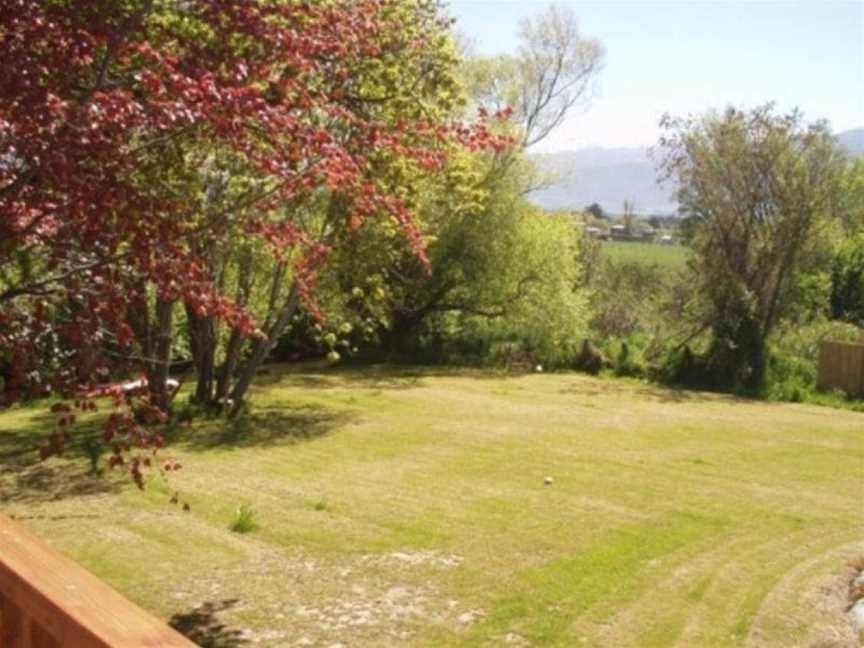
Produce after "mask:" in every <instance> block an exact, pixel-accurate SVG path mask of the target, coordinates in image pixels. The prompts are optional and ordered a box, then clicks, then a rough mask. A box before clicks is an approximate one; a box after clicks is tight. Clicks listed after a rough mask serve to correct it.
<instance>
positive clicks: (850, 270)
mask: <svg viewBox="0 0 864 648" xmlns="http://www.w3.org/2000/svg"><path fill="white" fill-rule="evenodd" d="M831 316H832V317H834V318H835V319H840V320H843V321H846V322H849V323H851V324H856V325H858V326H864V234H859V235H858V236H856V237H854V238H850V239H849V240H847V241H845V242H844V243H843V244H842V245H841V246H840V249H839V250H838V252H837V254H836V256H835V257H834V261H833V263H832V268H831Z"/></svg>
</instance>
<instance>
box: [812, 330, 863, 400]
mask: <svg viewBox="0 0 864 648" xmlns="http://www.w3.org/2000/svg"><path fill="white" fill-rule="evenodd" d="M819 388H820V389H842V390H843V391H844V392H846V393H847V394H849V395H850V396H857V397H864V340H862V343H861V344H850V343H847V342H822V343H821V344H820V345H819Z"/></svg>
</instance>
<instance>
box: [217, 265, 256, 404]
mask: <svg viewBox="0 0 864 648" xmlns="http://www.w3.org/2000/svg"><path fill="white" fill-rule="evenodd" d="M252 262H253V258H252V252H251V250H248V249H246V250H243V251H242V252H241V256H240V259H239V261H238V264H237V266H238V267H237V296H236V302H237V304H238V305H239V306H246V304H247V302H248V301H249V293H250V292H251V291H252V282H253V279H254V273H253V272H252ZM244 340H245V337H244V335H243V333H241V332H240V330H239V329H236V328H235V329H233V330H232V331H231V336H230V337H229V338H228V345H227V346H226V348H225V362H224V363H223V364H222V367H221V368H220V371H219V377H218V379H217V382H216V395H215V399H216V402H217V403H222V402H224V400H225V398H226V397H227V396H228V390H229V388H230V386H231V378H232V377H233V376H234V373H235V372H236V371H237V365H238V364H239V363H240V352H241V351H242V350H243V342H244Z"/></svg>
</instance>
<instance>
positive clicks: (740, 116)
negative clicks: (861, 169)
mask: <svg viewBox="0 0 864 648" xmlns="http://www.w3.org/2000/svg"><path fill="white" fill-rule="evenodd" d="M662 126H663V127H664V129H665V134H664V136H663V137H662V138H661V146H662V147H663V149H664V151H665V160H664V168H665V171H666V173H667V174H668V175H670V176H674V177H675V178H676V180H677V181H678V184H679V186H680V191H679V194H678V199H679V203H680V205H681V211H682V213H683V214H684V215H685V216H687V217H688V218H690V219H691V221H692V222H693V223H694V226H695V233H694V235H693V237H692V238H691V239H690V245H691V246H692V247H693V249H694V252H695V263H696V265H697V270H698V276H699V277H700V280H701V286H700V292H701V294H702V295H703V296H704V299H705V301H706V305H707V308H706V310H705V320H704V324H705V325H706V326H708V327H709V328H710V330H711V333H712V341H711V345H710V348H709V350H708V354H707V358H706V361H707V370H708V375H709V377H710V380H711V381H712V382H713V383H714V384H715V386H718V387H724V388H736V389H744V390H750V391H752V390H758V389H759V388H760V387H761V386H762V383H763V379H764V375H765V369H766V362H767V345H766V341H767V338H768V336H769V335H770V333H771V332H772V330H773V329H774V327H775V325H776V324H777V322H778V319H780V318H781V317H782V316H783V313H784V309H786V308H788V307H789V306H791V304H790V303H789V298H790V295H791V294H792V292H791V291H790V287H791V285H792V280H793V278H794V277H795V276H796V274H797V273H798V272H799V271H800V269H801V264H802V260H803V259H804V258H805V255H806V254H807V252H808V251H809V250H810V249H811V248H812V246H813V245H814V244H815V243H816V242H817V241H818V240H819V236H818V234H819V231H820V227H821V225H822V224H823V223H825V222H826V221H828V220H829V219H833V218H836V216H837V214H838V209H839V206H840V192H839V191H838V186H839V184H838V183H839V181H840V180H841V178H842V175H843V170H844V168H845V158H844V154H843V153H842V152H841V150H840V149H839V147H838V146H837V144H836V141H835V140H834V138H833V137H832V136H831V133H830V131H829V130H828V128H827V126H826V125H825V124H824V123H815V124H809V125H808V124H806V123H804V121H803V119H802V117H801V115H800V113H798V112H797V111H795V112H792V113H789V114H786V115H779V114H777V113H776V112H775V111H774V107H773V105H771V104H768V105H765V106H761V107H759V108H756V109H754V110H751V111H742V110H737V109H735V108H728V109H727V110H725V111H724V112H723V113H720V114H718V113H713V112H712V113H708V114H706V115H703V116H700V117H693V118H688V119H673V118H670V117H668V116H667V117H664V119H663V121H662Z"/></svg>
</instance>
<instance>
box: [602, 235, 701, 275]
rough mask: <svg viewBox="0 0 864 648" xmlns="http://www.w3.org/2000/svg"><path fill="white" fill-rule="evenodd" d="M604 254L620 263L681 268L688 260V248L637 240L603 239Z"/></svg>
mask: <svg viewBox="0 0 864 648" xmlns="http://www.w3.org/2000/svg"><path fill="white" fill-rule="evenodd" d="M601 250H602V251H603V254H604V256H607V257H608V258H610V259H612V260H613V261H617V262H618V263H644V264H651V265H660V266H665V267H669V268H680V267H682V266H683V265H684V263H685V262H686V261H687V248H686V247H684V246H682V245H661V244H659V243H642V242H637V241H603V243H602V247H601Z"/></svg>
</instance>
